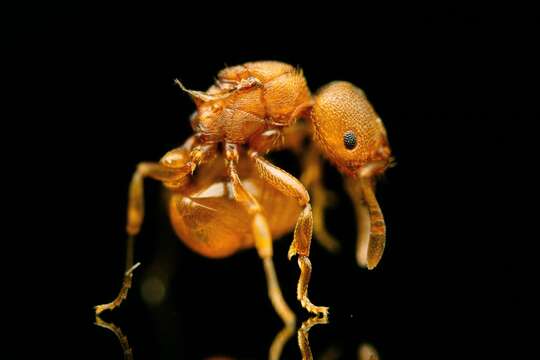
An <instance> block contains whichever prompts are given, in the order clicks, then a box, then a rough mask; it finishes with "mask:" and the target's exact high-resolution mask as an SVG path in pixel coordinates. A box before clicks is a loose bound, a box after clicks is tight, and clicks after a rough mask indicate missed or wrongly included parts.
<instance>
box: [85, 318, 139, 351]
mask: <svg viewBox="0 0 540 360" xmlns="http://www.w3.org/2000/svg"><path fill="white" fill-rule="evenodd" d="M94 324H96V325H97V326H99V327H102V328H105V329H107V330H110V331H112V332H113V333H114V335H116V338H117V339H118V341H119V342H120V346H122V351H123V352H124V359H126V360H133V352H132V351H131V347H129V342H128V338H127V336H125V335H124V334H123V333H122V330H121V329H120V328H119V327H118V326H116V325H114V324H113V323H108V322H106V321H104V320H102V319H101V318H100V317H99V316H98V315H96V322H95V323H94Z"/></svg>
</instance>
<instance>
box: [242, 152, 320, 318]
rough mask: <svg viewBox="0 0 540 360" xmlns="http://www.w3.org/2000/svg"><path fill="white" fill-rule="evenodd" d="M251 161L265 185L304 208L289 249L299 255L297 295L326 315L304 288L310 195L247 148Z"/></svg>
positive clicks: (310, 225) (308, 268) (310, 308)
mask: <svg viewBox="0 0 540 360" xmlns="http://www.w3.org/2000/svg"><path fill="white" fill-rule="evenodd" d="M249 156H250V158H251V160H253V161H254V163H255V168H256V169H257V173H258V175H259V176H260V177H261V179H263V180H265V181H266V182H267V183H268V184H270V185H272V186H273V187H274V188H276V189H277V190H278V191H281V192H282V193H283V194H285V195H288V196H292V197H294V198H295V199H296V200H297V201H298V204H299V205H300V206H301V207H303V208H304V209H303V210H302V212H301V213H300V216H299V217H298V220H297V222H296V226H295V229H294V239H293V242H292V244H291V247H290V248H289V254H288V257H289V259H291V258H292V257H293V256H294V255H298V266H299V267H300V271H301V272H300V278H299V280H298V288H297V298H298V300H300V303H301V304H302V306H303V307H304V308H305V309H306V310H308V311H309V312H312V313H315V314H323V315H324V316H326V315H327V314H328V308H327V307H324V306H315V305H313V304H312V303H311V301H310V300H309V298H308V295H307V290H308V284H309V279H310V277H311V262H310V261H309V249H310V247H311V235H312V230H313V215H312V212H311V205H310V204H309V194H308V192H307V190H306V188H305V187H304V185H302V183H301V182H300V181H299V180H298V179H296V178H295V177H294V176H292V175H291V174H289V173H287V172H286V171H285V170H283V169H280V168H278V167H277V166H275V165H272V164H270V163H269V162H268V161H266V160H265V159H264V158H262V157H261V156H259V155H258V154H257V153H256V152H255V151H249Z"/></svg>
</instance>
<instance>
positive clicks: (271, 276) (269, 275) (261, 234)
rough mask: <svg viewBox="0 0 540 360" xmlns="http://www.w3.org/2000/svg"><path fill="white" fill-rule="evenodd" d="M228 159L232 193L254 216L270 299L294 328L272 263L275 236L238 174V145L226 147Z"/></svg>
mask: <svg viewBox="0 0 540 360" xmlns="http://www.w3.org/2000/svg"><path fill="white" fill-rule="evenodd" d="M225 147H226V149H225V158H226V161H227V174H228V177H229V179H230V181H231V184H232V189H233V194H234V198H235V200H236V201H238V202H240V203H241V204H242V205H243V206H244V208H245V209H246V210H247V212H248V214H249V215H250V217H251V230H252V233H253V237H254V239H255V247H256V249H257V252H258V254H259V257H260V258H261V259H262V260H263V265H264V272H265V275H266V282H267V286H268V297H269V298H270V301H271V302H272V305H273V306H274V309H275V310H276V312H277V313H278V315H279V316H280V317H281V319H282V320H283V322H284V323H285V325H286V326H287V327H293V326H294V324H295V323H296V316H295V315H294V313H293V312H292V311H291V309H290V308H289V306H288V305H287V303H286V302H285V300H284V299H283V295H282V293H281V288H280V287H279V282H278V280H277V276H276V271H275V268H274V262H273V260H272V253H273V248H272V235H271V233H270V228H269V227H268V223H267V221H266V218H265V217H264V215H263V214H262V208H261V206H260V205H259V202H258V201H257V200H256V199H255V198H254V197H253V196H252V195H251V194H250V193H249V192H248V191H247V190H246V188H245V187H244V185H243V184H242V181H241V180H240V177H239V176H238V172H237V170H236V164H237V163H238V149H237V147H236V145H233V144H226V145H225Z"/></svg>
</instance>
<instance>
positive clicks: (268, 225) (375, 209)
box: [96, 61, 392, 325]
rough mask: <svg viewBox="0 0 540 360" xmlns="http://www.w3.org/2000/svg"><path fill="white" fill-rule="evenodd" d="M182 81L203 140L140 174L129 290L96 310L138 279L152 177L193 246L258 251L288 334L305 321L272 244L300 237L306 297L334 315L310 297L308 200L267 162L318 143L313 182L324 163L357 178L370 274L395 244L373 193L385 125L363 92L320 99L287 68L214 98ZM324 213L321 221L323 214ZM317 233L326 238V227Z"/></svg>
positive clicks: (208, 250) (323, 92)
mask: <svg viewBox="0 0 540 360" xmlns="http://www.w3.org/2000/svg"><path fill="white" fill-rule="evenodd" d="M175 82H176V84H178V85H179V86H180V88H181V89H182V90H183V91H185V92H186V93H188V94H189V95H190V96H191V98H192V99H193V101H194V102H195V105H196V108H197V110H196V111H195V113H194V114H193V115H192V116H191V120H190V121H191V126H192V128H193V131H194V135H192V136H191V137H189V138H188V139H187V140H186V141H185V143H184V144H183V145H182V146H180V147H178V148H176V149H173V150H171V151H169V152H168V153H166V154H165V155H164V156H163V157H162V158H161V160H160V161H159V162H141V163H139V165H138V166H137V169H136V171H135V173H134V174H133V178H132V180H131V184H130V187H129V200H128V210H127V233H128V245H127V265H126V269H127V270H126V272H125V275H124V281H123V286H122V288H121V290H120V293H119V294H118V296H117V298H116V299H115V300H114V301H112V302H111V303H108V304H103V305H99V306H96V313H97V314H99V313H101V312H103V311H104V310H112V309H114V308H115V307H117V306H119V305H120V304H121V302H122V301H123V300H124V299H125V298H126V296H127V292H128V290H129V288H130V287H131V282H132V277H133V274H132V273H133V270H134V269H135V268H136V267H137V266H138V265H139V263H137V264H135V265H133V247H134V237H135V235H137V234H138V233H139V230H140V228H141V224H142V222H143V216H144V206H143V202H144V196H143V180H144V179H145V178H152V179H155V180H158V181H160V182H162V183H163V185H164V186H165V187H166V188H167V189H168V190H169V192H170V199H169V215H170V219H171V222H172V225H173V227H174V229H175V231H176V233H177V235H178V236H179V238H180V239H181V240H182V241H183V242H184V243H185V244H186V245H187V246H188V247H189V248H191V249H192V250H194V251H195V252H197V253H199V254H201V255H203V256H207V257H210V258H223V257H226V256H230V255H232V254H234V253H235V252H237V251H239V250H241V249H246V248H251V247H255V248H256V249H257V252H258V254H259V256H260V258H261V259H262V261H263V266H264V271H265V275H266V281H267V286H268V295H269V298H270V300H271V302H272V305H273V306H274V308H275V310H276V312H277V313H278V315H279V316H280V317H281V318H282V320H283V321H284V322H285V324H286V325H292V324H294V323H295V321H296V318H295V315H294V313H293V312H292V311H291V310H290V308H289V307H288V305H287V303H286V302H285V300H284V299H283V296H282V293H281V289H280V287H279V283H278V280H277V276H276V273H275V269H274V263H273V260H272V253H273V250H272V239H275V238H278V237H279V236H281V235H283V234H286V233H288V232H290V231H291V230H292V229H293V228H294V238H293V241H292V244H291V246H290V248H289V251H288V257H289V259H291V258H292V257H293V256H295V255H297V256H298V258H297V261H298V266H299V268H300V277H299V280H298V288H297V298H298V300H299V301H300V303H301V305H302V307H304V308H305V309H306V310H307V311H309V312H311V313H314V314H316V315H322V316H323V317H326V316H327V314H328V308H327V307H323V306H316V305H314V304H313V303H312V302H311V301H310V299H309V298H308V284H309V280H310V277H311V271H312V266H311V262H310V260H309V252H310V246H311V237H312V232H313V213H312V208H311V205H310V195H309V193H308V191H307V190H306V187H305V186H304V185H303V184H302V182H301V181H300V180H298V179H297V178H295V177H294V176H292V175H291V174H289V173H288V172H286V171H285V170H283V169H281V168H279V167H277V166H275V165H273V164H272V163H270V162H269V161H268V160H266V159H265V157H264V155H266V154H267V153H268V152H270V151H272V150H276V149H279V148H283V147H287V146H289V147H291V148H294V147H295V146H296V147H298V144H299V141H298V139H302V138H305V137H306V136H312V137H313V140H314V143H315V144H316V146H317V148H313V150H312V151H311V152H310V154H311V160H310V159H309V158H308V160H306V163H305V165H306V170H309V171H306V172H305V176H303V179H304V180H305V181H306V182H311V183H312V184H313V183H314V184H315V185H317V184H320V181H318V179H319V177H318V175H317V171H318V172H319V173H318V174H319V175H320V169H318V168H320V163H319V162H318V158H320V156H319V154H320V153H322V154H323V155H324V156H325V157H326V158H328V159H329V160H330V161H331V162H332V163H333V164H334V165H335V166H336V168H337V169H338V170H339V171H340V172H341V173H342V174H344V175H345V176H347V177H348V178H349V179H350V180H348V181H347V184H348V191H349V193H350V194H351V196H353V201H354V202H355V208H356V210H357V213H358V217H359V220H361V221H362V225H361V226H362V227H361V228H360V235H359V237H358V239H359V240H358V251H357V259H358V261H359V263H360V264H361V265H363V266H367V267H368V268H370V269H372V268H373V267H375V266H376V265H377V263H378V262H379V260H380V258H381V256H382V252H383V249H384V244H385V223H384V219H383V216H382V213H381V210H380V208H379V205H378V203H377V200H376V198H375V195H374V185H375V177H376V176H377V175H379V174H382V173H383V172H384V170H385V169H386V168H387V167H388V166H390V164H391V162H392V158H391V155H390V148H389V145H388V141H387V136H386V131H385V128H384V126H383V124H382V121H381V119H380V118H379V117H378V115H377V114H376V113H375V111H374V110H373V108H372V106H371V104H370V103H369V102H368V100H367V98H366V97H365V95H364V93H363V92H362V90H360V89H358V88H356V87H355V86H354V85H352V84H350V83H348V82H343V81H339V82H332V83H330V84H328V85H326V86H324V87H323V88H321V89H320V90H319V91H318V92H317V94H316V95H315V96H312V95H311V93H310V91H309V89H308V86H307V83H306V79H305V78H304V75H303V73H302V71H301V70H299V69H295V68H294V67H292V66H291V65H288V64H285V63H282V62H277V61H257V62H249V63H245V64H243V65H238V66H232V67H227V68H225V69H223V70H221V71H220V72H219V73H218V77H217V80H216V82H215V84H214V85H212V86H211V87H210V88H209V89H208V90H207V91H206V92H203V91H194V90H189V89H186V88H185V87H184V86H183V84H182V83H181V82H180V81H179V80H176V81H175ZM299 118H304V119H305V124H304V126H301V124H297V123H296V120H297V119H299ZM307 124H309V125H307ZM315 149H316V150H315ZM310 169H311V170H310ZM317 169H318V170H317ZM196 170H197V171H196ZM310 171H311V174H312V175H309V174H310ZM314 173H315V175H313V174H314ZM317 186H318V185H317ZM316 188H320V187H316ZM319 199H320V203H324V202H325V200H324V199H321V198H319ZM316 209H319V210H320V209H321V206H319V205H317V207H316ZM316 215H317V216H316V220H319V221H320V222H321V223H322V220H323V219H322V211H318V212H316ZM315 229H316V232H317V231H319V232H321V233H323V232H325V231H323V230H324V225H322V224H319V225H316V226H315ZM327 243H328V242H327ZM327 245H328V244H327Z"/></svg>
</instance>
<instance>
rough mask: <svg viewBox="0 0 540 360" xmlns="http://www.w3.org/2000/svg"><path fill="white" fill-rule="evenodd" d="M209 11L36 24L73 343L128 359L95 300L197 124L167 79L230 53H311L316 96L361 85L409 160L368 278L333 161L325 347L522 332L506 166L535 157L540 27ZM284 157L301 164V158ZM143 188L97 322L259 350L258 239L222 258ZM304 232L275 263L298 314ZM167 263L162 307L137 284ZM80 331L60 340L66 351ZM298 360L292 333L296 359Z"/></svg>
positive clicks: (478, 346) (145, 353) (470, 339)
mask: <svg viewBox="0 0 540 360" xmlns="http://www.w3.org/2000/svg"><path fill="white" fill-rule="evenodd" d="M207 6H208V7H209V8H208V9H197V10H187V9H184V10H178V11H177V10H175V11H172V10H171V11H170V12H169V14H168V16H166V17H162V16H161V15H160V16H158V15H157V14H155V13H154V11H153V10H152V11H150V10H148V9H146V8H133V7H126V8H124V9H92V8H86V9H69V16H63V15H62V16H61V15H58V14H54V15H52V16H50V17H45V18H40V20H42V21H41V22H39V26H36V28H32V29H25V31H23V32H22V33H24V37H23V38H22V39H24V40H23V41H22V42H21V43H22V44H23V46H26V47H27V48H28V49H29V50H30V52H31V53H32V54H33V56H32V57H26V61H25V68H26V70H27V75H30V77H33V76H34V75H38V76H39V78H40V79H41V80H42V81H43V82H42V84H43V85H44V86H43V87H39V88H37V89H36V88H33V89H27V90H28V91H30V92H34V95H37V98H39V100H37V102H36V106H37V104H40V105H42V109H43V110H44V112H43V113H45V114H49V115H48V116H47V118H46V121H40V122H39V125H37V126H36V128H34V129H35V130H37V131H33V132H32V136H35V137H37V138H39V137H40V135H41V131H42V130H43V131H49V132H50V133H53V134H54V135H55V136H56V137H54V138H50V137H49V138H48V139H49V143H48V144H47V146H46V149H47V150H53V152H52V153H51V155H50V156H47V157H46V159H45V161H44V163H43V165H46V166H47V172H46V174H47V179H46V180H47V184H48V183H51V189H53V188H54V189H55V190H51V191H50V192H49V193H48V195H49V196H50V197H51V203H53V204H55V205H58V208H59V209H60V210H59V211H58V212H54V215H53V218H54V220H52V221H50V223H49V227H48V228H47V229H50V231H51V232H54V233H56V234H60V238H61V240H60V239H58V242H57V243H56V245H58V246H57V247H56V248H55V250H58V253H62V254H67V255H63V256H61V258H63V260H64V261H62V262H60V261H59V262H55V265H56V267H57V268H58V269H59V270H60V271H59V273H60V274H61V276H60V277H58V278H57V280H56V281H55V283H56V284H58V285H59V287H61V288H62V289H63V290H64V292H62V293H65V292H66V291H65V290H67V292H68V293H69V295H65V296H69V298H70V299H71V301H70V302H69V305H73V307H74V311H75V312H74V314H77V316H73V317H72V320H74V323H76V324H75V325H74V326H76V328H75V329H77V330H73V331H69V330H68V331H66V332H67V333H70V332H71V333H73V334H76V336H75V339H74V340H70V341H69V343H70V345H76V346H75V348H76V349H77V350H74V351H76V352H77V356H84V357H87V356H88V357H91V358H118V357H121V350H120V346H119V344H118V342H117V340H116V339H115V337H114V335H113V334H112V333H110V332H107V331H106V330H104V329H102V328H98V327H96V326H95V325H93V321H94V318H93V310H92V306H93V305H95V304H98V303H102V302H106V301H110V300H111V299H112V297H113V296H115V295H116V292H117V290H118V288H119V285H120V281H121V274H122V271H123V266H124V246H125V243H124V242H125V235H124V223H125V209H126V201H127V187H128V183H129V180H130V177H131V174H132V172H133V171H134V169H135V166H136V164H137V163H138V162H139V161H142V160H150V161H155V160H158V159H159V158H160V157H161V156H162V155H163V154H164V153H165V152H166V151H168V150H169V149H171V148H173V147H175V146H178V145H180V144H181V143H182V142H183V141H184V140H185V139H186V138H187V137H188V136H189V135H190V134H191V129H190V127H189V122H188V118H189V115H190V114H191V112H192V111H193V109H194V106H193V104H192V103H191V100H190V99H189V97H188V96H186V95H185V94H183V93H182V92H181V91H180V90H179V89H178V88H177V87H176V86H174V84H173V79H175V78H180V79H181V80H182V81H183V82H184V83H185V84H186V85H187V86H188V87H190V88H193V89H201V90H203V89H205V88H207V87H208V86H209V85H210V84H211V83H212V82H213V79H214V77H215V75H216V73H217V71H219V70H220V69H221V68H223V67H224V66H225V65H234V64H239V63H242V62H246V61H254V60H261V59H273V60H280V61H284V62H287V63H290V64H293V65H298V66H300V67H301V68H302V69H303V70H304V74H305V76H306V78H307V81H308V84H309V86H310V88H311V89H312V91H315V90H316V89H317V88H319V87H320V86H322V85H324V84H326V83H328V82H330V81H332V80H347V81H350V82H353V83H354V84H356V85H358V86H359V87H361V88H362V89H363V90H364V91H365V92H366V94H367V96H368V97H369V99H370V101H371V102H372V104H373V106H374V107H375V109H376V111H377V112H378V113H379V115H380V116H381V118H382V119H383V121H384V122H385V125H386V128H387V130H388V135H389V140H390V145H391V147H392V150H393V152H394V155H395V157H396V162H397V166H396V167H395V168H392V169H390V170H389V171H388V172H387V175H386V176H385V177H384V179H383V180H382V181H381V183H380V185H379V186H378V188H377V196H378V199H379V202H380V205H381V208H382V210H383V213H384V214H385V218H386V223H387V229H388V237H387V248H386V250H385V254H384V256H383V259H382V261H381V263H380V265H379V266H378V267H377V268H376V269H375V270H373V271H367V270H363V269H360V268H358V267H357V266H356V263H355V258H354V249H355V248H354V239H355V234H356V230H355V224H354V218H353V212H352V207H351V204H350V203H349V200H348V199H347V197H346V196H345V194H344V192H343V190H342V187H341V178H340V175H339V174H337V173H336V172H335V171H334V170H333V169H332V168H331V167H329V166H328V167H327V168H326V173H327V184H328V186H329V187H330V188H332V189H333V190H335V191H336V192H337V193H338V195H339V203H338V204H337V206H336V207H334V208H332V209H330V210H329V211H328V214H327V223H328V227H329V229H330V231H331V232H332V233H334V234H335V235H336V236H337V237H338V239H339V241H340V242H341V244H342V246H343V249H342V250H343V251H342V252H341V253H340V254H338V255H331V254H329V253H327V252H326V251H325V250H324V249H323V248H322V247H321V246H319V245H318V244H317V243H316V242H314V243H313V245H312V256H311V259H312V263H313V266H314V272H313V277H312V281H311V287H310V297H311V299H312V300H313V301H314V302H315V303H316V304H321V305H328V306H330V309H331V310H330V311H331V315H330V324H328V325H319V326H317V327H314V328H313V329H312V331H311V333H310V342H311V345H312V350H313V352H314V356H315V358H319V356H320V354H322V353H323V352H324V351H325V350H327V349H328V348H331V347H335V348H337V349H339V351H340V352H341V353H342V358H354V354H355V351H356V348H357V346H358V345H359V344H361V343H363V342H368V343H370V344H372V345H373V346H374V347H375V348H376V349H377V350H378V351H379V354H380V355H381V358H383V359H392V358H399V357H405V358H408V357H413V356H414V357H420V358H445V357H449V356H450V355H451V354H452V355H456V354H457V355H460V354H461V355H463V354H466V355H471V354H483V353H484V352H487V351H490V350H495V352H499V350H500V348H502V347H504V344H503V342H496V341H494V340H493V339H494V338H493V337H492V335H493V336H495V335H497V336H500V335H501V334H503V333H504V329H508V327H506V325H503V323H504V322H505V321H506V320H509V319H510V318H511V316H509V312H508V311H507V309H508V308H516V307H519V304H520V302H521V297H520V296H519V295H515V294H516V292H514V291H513V289H514V286H516V282H515V281H514V277H513V273H512V272H513V269H514V268H515V266H516V264H517V261H518V257H517V256H512V253H513V251H515V248H514V247H510V248H508V247H506V245H508V242H509V241H512V240H509V237H508V235H509V230H507V226H506V224H505V221H504V219H505V217H504V216H503V214H502V211H501V210H500V208H501V207H502V203H503V202H504V201H505V200H508V198H509V197H511V196H510V195H508V193H506V190H507V188H508V187H509V186H510V185H509V183H508V182H507V181H506V174H507V171H508V169H509V168H513V167H517V166H518V165H517V162H515V160H519V159H520V158H521V155H520V154H521V152H525V151H526V150H525V149H524V147H516V145H515V144H514V141H515V140H519V138H520V137H522V136H523V134H522V133H523V130H522V129H523V128H522V125H523V124H526V123H528V122H530V121H532V120H534V119H538V111H537V110H536V109H535V108H533V105H532V104H533V101H532V100H534V93H533V92H531V91H530V89H531V88H532V85H533V84H534V74H533V73H532V72H531V71H532V70H531V69H532V67H531V65H533V64H534V62H535V59H534V57H533V55H532V53H533V50H532V48H533V44H534V42H533V41H532V40H533V39H534V37H535V36H534V34H535V31H537V30H538V29H537V24H538V22H537V20H536V19H529V18H526V17H523V16H518V15H507V16H508V17H506V16H502V17H501V16H499V17H493V18H491V17H489V16H487V15H485V16H465V15H462V13H463V12H464V11H458V10H453V11H447V12H434V13H433V14H431V15H429V16H415V17H410V16H404V15H400V13H399V11H398V12H397V13H396V15H395V16H393V17H389V16H388V15H387V14H386V13H383V14H374V13H371V12H369V11H367V10H366V11H360V10H358V9H354V8H350V9H348V8H340V9H337V7H336V8H331V9H326V8H324V9H317V11H318V13H317V15H315V14H313V13H311V12H310V13H309V14H308V12H298V13H297V12H291V10H290V9H287V10H285V9H281V8H279V9H278V8H276V9H269V8H266V5H263V4H259V5H254V6H253V8H252V9H251V10H249V9H246V8H242V10H243V11H240V10H238V9H237V8H235V7H232V5H231V8H228V9H214V8H213V7H212V5H210V4H208V5H207ZM246 10H248V11H246ZM64 11H67V10H65V9H64ZM509 17H511V18H512V19H513V22H510V21H509ZM48 85H50V86H48ZM43 120H45V119H43ZM276 161H277V162H278V163H279V164H280V165H282V166H283V167H285V168H287V169H288V170H290V171H292V172H293V173H295V172H297V171H298V164H297V162H296V160H294V159H293V158H292V157H290V156H287V155H281V156H279V155H278V157H277V159H276ZM52 169H54V170H52ZM145 191H146V197H145V199H146V214H147V216H146V219H145V223H144V225H143V228H142V232H141V235H140V236H139V238H138V241H137V248H136V260H137V261H140V262H141V263H142V266H141V268H140V269H138V270H137V271H136V274H135V282H134V288H133V289H132V290H131V292H130V295H129V298H128V300H127V302H126V303H125V304H123V305H122V307H121V308H120V309H119V310H118V311H115V312H114V313H107V314H104V315H103V318H104V319H106V320H108V321H113V322H114V323H115V324H116V325H119V326H120V327H121V328H122V331H123V333H124V334H125V335H127V337H128V339H129V342H130V344H131V347H132V348H133V351H134V358H135V359H147V358H186V359H201V358H205V357H209V356H212V355H219V354H222V355H228V356H231V357H234V358H265V357H266V354H267V351H268V347H269V346H270V344H271V342H272V339H273V337H274V335H275V334H276V333H277V332H278V331H279V330H280V328H281V323H280V320H279V318H278V317H277V316H276V315H275V313H274V312H273V310H272V308H271V305H270V302H269V301H268V299H267V296H266V287H265V286H266V285H265V281H264V273H263V270H262V266H261V264H260V260H259V259H258V257H257V255H256V252H255V251H254V250H249V251H245V252H242V253H239V254H237V255H234V256H232V257H230V258H228V259H225V260H222V261H216V260H210V259H206V258H202V257H200V256H198V255H196V254H194V253H192V252H191V251H189V250H188V249H187V248H186V247H185V246H184V245H183V244H182V243H181V242H180V241H178V239H177V238H176V237H175V235H174V234H173V232H172V230H171V229H170V226H169V223H168V220H167V215H166V212H165V209H164V204H163V203H162V201H161V200H160V196H161V192H160V186H159V185H158V184H156V183H154V182H152V181H147V182H146V187H145ZM57 226H58V229H59V231H56V229H57ZM290 240H291V236H288V237H286V238H285V239H283V240H281V241H279V242H276V243H275V248H274V254H275V256H274V258H275V263H276V268H277V272H278V277H279V279H280V282H281V286H282V289H283V292H284V296H285V298H286V300H287V301H288V303H289V305H291V307H292V308H293V309H294V311H295V312H296V313H297V315H298V318H299V320H300V321H302V320H304V319H306V318H307V314H306V312H305V311H304V310H302V309H301V308H300V306H299V305H298V304H297V302H296V301H295V289H296V281H297V278H298V273H299V271H298V268H297V266H296V264H295V262H294V261H292V262H289V261H287V259H286V252H287V249H288V245H289V242H290ZM163 253H165V254H166V256H165V257H162V254H163ZM66 259H67V260H68V261H67V262H65V260H66ZM156 264H161V265H162V266H165V265H167V264H173V265H172V267H171V271H170V278H169V280H170V282H169V288H168V292H167V297H166V299H165V301H164V303H162V304H161V305H160V306H158V307H150V306H147V305H146V304H145V303H144V302H143V300H142V298H141V295H140V287H141V284H142V282H143V281H144V279H145V278H147V277H148V276H150V275H151V274H152V271H154V269H155V266H156ZM74 289H76V290H74ZM42 297H43V298H48V297H49V296H47V295H46V293H45V292H44V293H43V296H42ZM485 338H488V339H489V340H487V341H486V340H483V339H485ZM502 338H505V336H504V335H503V336H502ZM67 343H68V341H65V342H64V343H63V342H62V341H61V340H60V341H57V342H56V344H59V345H60V346H59V348H57V349H56V351H61V348H62V347H63V346H64V345H66V344H67ZM74 356H75V355H74ZM299 356H300V355H299V350H298V347H297V344H296V336H293V337H292V338H291V340H289V342H288V343H287V345H286V347H285V350H284V358H299ZM464 357H469V356H464Z"/></svg>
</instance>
